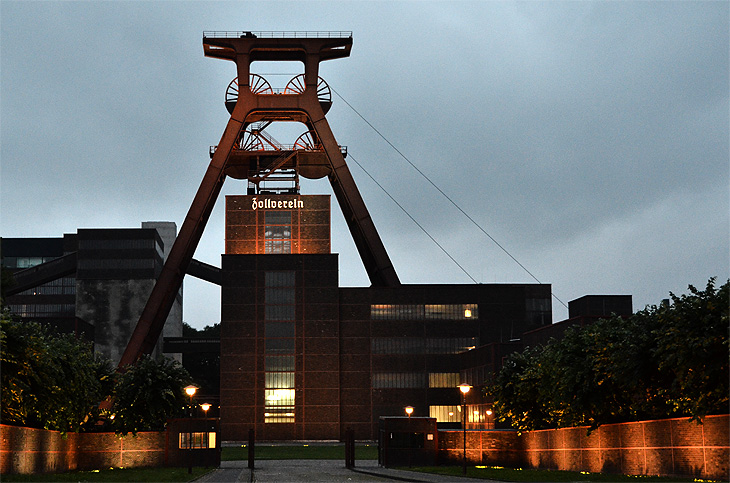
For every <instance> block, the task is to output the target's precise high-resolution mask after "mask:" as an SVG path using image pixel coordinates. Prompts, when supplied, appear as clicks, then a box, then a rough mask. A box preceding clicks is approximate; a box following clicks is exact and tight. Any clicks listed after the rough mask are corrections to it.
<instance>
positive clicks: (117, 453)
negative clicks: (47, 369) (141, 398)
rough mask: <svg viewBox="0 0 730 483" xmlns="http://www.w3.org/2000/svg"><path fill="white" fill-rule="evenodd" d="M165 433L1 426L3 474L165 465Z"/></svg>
mask: <svg viewBox="0 0 730 483" xmlns="http://www.w3.org/2000/svg"><path fill="white" fill-rule="evenodd" d="M165 442H166V433H165V432H164V431H163V432H149V433H147V432H146V433H138V434H137V436H136V437H134V436H131V435H130V436H126V437H119V436H117V435H116V434H114V433H68V434H66V436H63V435H61V433H59V432H58V431H47V430H44V429H34V428H23V427H19V426H8V425H4V424H0V474H8V473H20V474H30V473H56V472H63V471H71V470H85V469H98V468H109V467H121V466H123V467H135V466H164V465H165V447H166V444H165Z"/></svg>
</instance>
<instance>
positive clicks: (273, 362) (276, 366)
mask: <svg viewBox="0 0 730 483" xmlns="http://www.w3.org/2000/svg"><path fill="white" fill-rule="evenodd" d="M265 365H266V368H265V369H266V371H267V372H269V371H293V370H294V356H266V362H265Z"/></svg>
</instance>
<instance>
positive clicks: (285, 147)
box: [208, 144, 347, 158]
mask: <svg viewBox="0 0 730 483" xmlns="http://www.w3.org/2000/svg"><path fill="white" fill-rule="evenodd" d="M279 146H280V149H274V147H272V146H267V145H264V149H261V150H256V151H247V152H249V153H256V152H263V151H265V152H267V153H269V152H277V151H294V145H293V144H280V145H279ZM217 148H218V146H210V148H209V149H208V154H209V155H210V157H211V158H212V157H213V154H215V150H216V149H217ZM234 149H235V148H234ZM297 149H301V150H302V151H309V150H307V149H304V148H302V147H298V148H297ZM312 151H318V152H322V151H324V148H322V147H321V146H318V147H317V148H315V149H313V150H312ZM340 152H341V153H342V155H343V156H344V157H347V146H342V145H340Z"/></svg>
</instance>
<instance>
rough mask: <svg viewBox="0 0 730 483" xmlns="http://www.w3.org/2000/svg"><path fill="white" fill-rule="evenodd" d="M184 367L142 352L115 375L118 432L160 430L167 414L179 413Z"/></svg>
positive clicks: (114, 424) (181, 412) (182, 401)
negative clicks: (139, 356)
mask: <svg viewBox="0 0 730 483" xmlns="http://www.w3.org/2000/svg"><path fill="white" fill-rule="evenodd" d="M189 383H190V376H189V375H188V373H187V371H186V370H185V369H184V368H183V367H182V366H181V365H180V364H179V363H177V362H176V361H173V360H171V359H167V358H161V359H159V360H156V359H153V358H151V357H149V356H144V357H142V358H141V359H139V360H138V361H137V362H136V363H135V364H133V365H131V366H130V367H129V368H128V369H127V370H126V371H125V372H124V373H123V374H121V376H120V377H119V379H118V381H117V384H116V389H115V391H114V407H113V413H114V419H113V420H112V423H111V426H112V428H113V429H114V431H115V432H116V433H118V434H123V435H126V434H127V433H132V434H137V432H139V431H160V430H163V429H164V428H165V423H166V421H167V420H168V419H169V418H173V417H178V416H183V415H184V408H185V404H186V402H187V401H186V396H185V392H184V389H183V388H184V387H185V386H186V385H188V384H189Z"/></svg>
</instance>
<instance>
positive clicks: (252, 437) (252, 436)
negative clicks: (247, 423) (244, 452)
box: [248, 428, 256, 469]
mask: <svg viewBox="0 0 730 483" xmlns="http://www.w3.org/2000/svg"><path fill="white" fill-rule="evenodd" d="M255 441H256V433H255V431H254V430H253V428H252V429H249V430H248V467H249V468H250V469H254V468H253V467H254V463H253V462H254V453H255V452H256V451H255V450H256V447H255Z"/></svg>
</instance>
